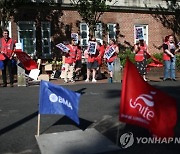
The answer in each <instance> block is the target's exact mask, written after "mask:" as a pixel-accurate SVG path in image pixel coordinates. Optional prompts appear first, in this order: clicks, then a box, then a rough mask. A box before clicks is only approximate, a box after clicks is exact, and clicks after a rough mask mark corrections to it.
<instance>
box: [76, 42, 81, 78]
mask: <svg viewBox="0 0 180 154" xmlns="http://www.w3.org/2000/svg"><path fill="white" fill-rule="evenodd" d="M81 67H82V51H81V47H80V46H79V44H78V45H77V53H76V63H75V79H77V80H78V79H79V76H80V73H81Z"/></svg>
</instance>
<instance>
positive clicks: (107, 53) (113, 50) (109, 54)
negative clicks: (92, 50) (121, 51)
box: [104, 47, 115, 59]
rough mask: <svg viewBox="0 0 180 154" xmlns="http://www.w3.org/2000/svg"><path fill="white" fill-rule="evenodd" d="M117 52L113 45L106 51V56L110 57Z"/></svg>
mask: <svg viewBox="0 0 180 154" xmlns="http://www.w3.org/2000/svg"><path fill="white" fill-rule="evenodd" d="M114 53H115V49H114V48H113V47H109V48H108V50H106V51H105V53H104V55H105V58H107V59H109V58H111V57H112V55H113V54H114Z"/></svg>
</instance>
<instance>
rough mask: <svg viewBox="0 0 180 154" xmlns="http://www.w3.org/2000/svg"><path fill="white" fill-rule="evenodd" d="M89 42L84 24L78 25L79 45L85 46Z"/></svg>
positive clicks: (86, 27)
mask: <svg viewBox="0 0 180 154" xmlns="http://www.w3.org/2000/svg"><path fill="white" fill-rule="evenodd" d="M88 41H89V27H88V25H87V24H86V23H80V45H81V46H87V45H88Z"/></svg>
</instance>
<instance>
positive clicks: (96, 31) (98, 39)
mask: <svg viewBox="0 0 180 154" xmlns="http://www.w3.org/2000/svg"><path fill="white" fill-rule="evenodd" d="M98 25H99V26H100V31H99V30H97V26H98ZM102 31H103V29H102V23H96V30H95V36H96V33H98V32H100V35H101V36H102ZM96 40H97V41H98V42H100V43H101V44H102V43H103V36H102V38H97V37H96Z"/></svg>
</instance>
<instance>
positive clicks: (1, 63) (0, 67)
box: [0, 60, 4, 70]
mask: <svg viewBox="0 0 180 154" xmlns="http://www.w3.org/2000/svg"><path fill="white" fill-rule="evenodd" d="M3 69H4V63H3V61H2V60H0V70H3Z"/></svg>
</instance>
